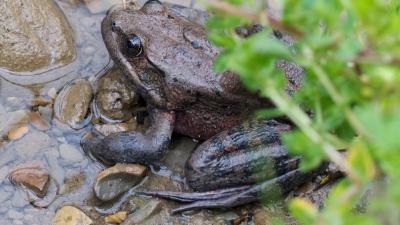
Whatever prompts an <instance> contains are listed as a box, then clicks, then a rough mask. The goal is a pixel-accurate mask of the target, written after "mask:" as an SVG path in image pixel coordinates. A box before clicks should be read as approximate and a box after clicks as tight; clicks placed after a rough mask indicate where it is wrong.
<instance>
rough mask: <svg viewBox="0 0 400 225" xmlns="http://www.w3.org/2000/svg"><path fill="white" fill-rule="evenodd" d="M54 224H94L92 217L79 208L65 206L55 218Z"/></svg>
mask: <svg viewBox="0 0 400 225" xmlns="http://www.w3.org/2000/svg"><path fill="white" fill-rule="evenodd" d="M52 225H94V223H93V221H92V219H90V217H88V216H87V215H86V214H85V213H83V212H82V211H81V210H79V209H78V208H75V207H73V206H64V207H62V208H60V209H59V210H58V211H57V213H56V215H55V216H54V218H53V222H52Z"/></svg>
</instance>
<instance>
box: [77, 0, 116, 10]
mask: <svg viewBox="0 0 400 225" xmlns="http://www.w3.org/2000/svg"><path fill="white" fill-rule="evenodd" d="M83 1H84V2H85V4H86V6H87V7H88V9H89V10H90V12H91V13H101V12H105V11H107V10H108V9H109V8H110V7H111V6H113V5H117V4H121V0H83Z"/></svg>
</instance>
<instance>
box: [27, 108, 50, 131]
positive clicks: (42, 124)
mask: <svg viewBox="0 0 400 225" xmlns="http://www.w3.org/2000/svg"><path fill="white" fill-rule="evenodd" d="M30 120H31V124H32V126H34V127H35V128H36V129H38V130H41V131H46V130H49V129H50V128H51V125H50V123H49V122H48V121H46V120H45V119H43V118H42V117H41V115H40V114H39V113H38V112H31V115H30Z"/></svg>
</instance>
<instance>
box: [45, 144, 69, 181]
mask: <svg viewBox="0 0 400 225" xmlns="http://www.w3.org/2000/svg"><path fill="white" fill-rule="evenodd" d="M59 156H60V154H59V152H58V150H57V149H51V150H50V151H47V152H46V153H45V157H46V161H47V164H48V165H49V170H50V171H51V175H52V177H53V178H54V179H55V180H56V181H57V183H59V184H62V182H63V181H64V178H65V171H64V168H63V167H61V166H60V164H59V162H58V157H59Z"/></svg>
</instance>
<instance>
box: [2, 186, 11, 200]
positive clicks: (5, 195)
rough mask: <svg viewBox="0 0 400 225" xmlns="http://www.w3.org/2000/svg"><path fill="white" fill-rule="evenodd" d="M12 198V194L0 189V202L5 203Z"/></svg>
mask: <svg viewBox="0 0 400 225" xmlns="http://www.w3.org/2000/svg"><path fill="white" fill-rule="evenodd" d="M11 196H12V192H10V191H6V190H4V189H0V202H3V203H4V202H5V201H7V200H8V199H10V198H11Z"/></svg>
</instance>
